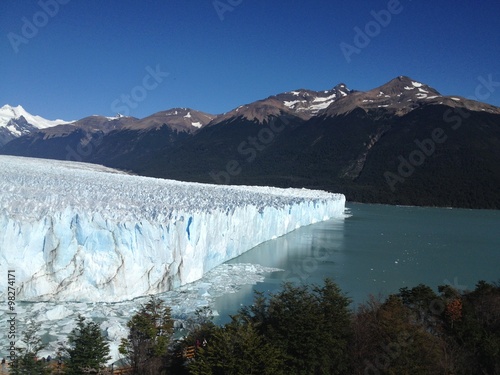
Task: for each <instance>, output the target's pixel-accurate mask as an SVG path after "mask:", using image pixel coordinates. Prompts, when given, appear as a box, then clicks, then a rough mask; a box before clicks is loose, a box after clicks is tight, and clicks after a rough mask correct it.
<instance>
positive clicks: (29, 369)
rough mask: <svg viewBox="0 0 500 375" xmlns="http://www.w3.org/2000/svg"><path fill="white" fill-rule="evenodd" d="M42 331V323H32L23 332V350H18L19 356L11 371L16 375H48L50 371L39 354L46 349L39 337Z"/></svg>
mask: <svg viewBox="0 0 500 375" xmlns="http://www.w3.org/2000/svg"><path fill="white" fill-rule="evenodd" d="M39 330H40V323H37V324H35V323H30V324H29V325H28V327H27V328H26V331H23V338H22V339H21V342H22V343H23V344H24V345H23V346H24V347H23V348H19V349H18V352H19V354H18V356H17V358H16V360H15V361H14V363H13V366H12V368H11V370H10V373H11V374H14V375H31V374H36V375H46V374H49V373H50V371H49V369H48V368H47V364H46V363H45V362H44V361H41V360H39V358H38V353H39V352H40V351H41V350H42V349H43V348H44V347H45V345H43V344H42V339H41V338H40V337H39V336H38V335H37V332H38V331H39Z"/></svg>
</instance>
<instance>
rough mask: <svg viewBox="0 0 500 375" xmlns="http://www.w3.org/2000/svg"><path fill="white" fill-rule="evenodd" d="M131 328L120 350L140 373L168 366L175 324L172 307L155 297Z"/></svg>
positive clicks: (148, 373)
mask: <svg viewBox="0 0 500 375" xmlns="http://www.w3.org/2000/svg"><path fill="white" fill-rule="evenodd" d="M127 327H128V328H129V335H128V337H127V338H124V339H122V341H121V344H120V348H119V350H120V353H121V354H123V355H124V356H125V357H126V358H127V359H128V361H129V362H130V364H131V366H132V367H133V369H134V371H135V373H136V374H141V375H157V374H160V373H161V371H163V370H164V369H165V368H166V364H167V363H166V362H167V361H166V359H167V356H168V346H169V344H170V342H171V339H172V333H173V327H174V322H173V320H172V318H171V310H170V307H167V306H163V301H161V300H159V299H158V298H156V297H154V296H151V299H150V300H149V302H148V303H147V304H146V305H145V306H142V308H141V309H140V311H139V312H138V313H137V314H135V315H134V316H133V317H132V319H131V320H130V321H129V322H128V323H127Z"/></svg>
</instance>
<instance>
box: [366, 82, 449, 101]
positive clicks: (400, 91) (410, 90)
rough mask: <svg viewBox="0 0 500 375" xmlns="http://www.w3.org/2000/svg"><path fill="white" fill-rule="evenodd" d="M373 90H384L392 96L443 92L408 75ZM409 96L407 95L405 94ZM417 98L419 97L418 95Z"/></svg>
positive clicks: (385, 93) (436, 94) (438, 94)
mask: <svg viewBox="0 0 500 375" xmlns="http://www.w3.org/2000/svg"><path fill="white" fill-rule="evenodd" d="M371 91H375V92H377V91H378V92H383V93H384V95H391V96H402V95H404V94H412V95H415V94H418V93H420V95H417V96H422V97H423V96H424V95H422V94H428V95H427V96H440V95H441V94H440V93H439V92H438V91H437V90H435V89H434V88H432V87H430V86H428V85H426V84H423V83H420V82H419V81H417V80H414V79H412V78H410V77H407V76H399V77H396V78H394V79H392V80H391V81H389V82H387V83H386V84H384V85H382V86H380V87H377V88H375V89H373V90H371ZM405 96H407V95H405ZM417 99H419V98H418V97H417Z"/></svg>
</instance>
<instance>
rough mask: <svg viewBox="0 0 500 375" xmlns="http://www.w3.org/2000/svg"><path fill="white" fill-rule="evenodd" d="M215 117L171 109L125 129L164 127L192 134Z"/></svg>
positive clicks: (193, 111) (191, 110) (192, 110)
mask: <svg viewBox="0 0 500 375" xmlns="http://www.w3.org/2000/svg"><path fill="white" fill-rule="evenodd" d="M215 117H216V116H214V115H211V114H209V113H205V112H201V111H197V110H194V109H191V108H172V109H169V110H166V111H160V112H156V113H154V114H152V115H151V116H148V117H145V118H143V119H141V120H139V121H136V122H134V123H133V124H130V125H129V126H127V127H128V128H130V129H134V130H142V129H154V128H159V127H162V126H163V125H166V126H168V127H169V128H171V129H173V130H176V131H180V132H187V133H194V132H196V131H197V130H198V129H200V128H202V127H203V126H205V125H207V124H208V123H209V122H210V121H212V120H213V119H214V118H215Z"/></svg>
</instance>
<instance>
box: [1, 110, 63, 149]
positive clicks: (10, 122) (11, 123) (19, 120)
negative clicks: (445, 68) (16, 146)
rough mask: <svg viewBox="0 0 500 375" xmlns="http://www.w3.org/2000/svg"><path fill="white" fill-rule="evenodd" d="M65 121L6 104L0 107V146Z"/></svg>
mask: <svg viewBox="0 0 500 375" xmlns="http://www.w3.org/2000/svg"><path fill="white" fill-rule="evenodd" d="M65 123H68V121H64V120H54V121H51V120H47V119H45V118H43V117H40V116H33V115H32V114H30V113H28V112H27V111H26V110H25V109H24V108H23V107H22V106H20V105H18V106H16V107H12V106H10V105H8V104H6V105H4V106H3V107H1V108H0V147H2V146H3V145H5V144H7V143H8V142H10V141H11V140H13V139H15V138H18V137H21V136H23V135H28V134H30V133H32V132H33V131H36V130H38V129H47V128H50V127H53V126H57V125H60V124H65Z"/></svg>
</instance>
